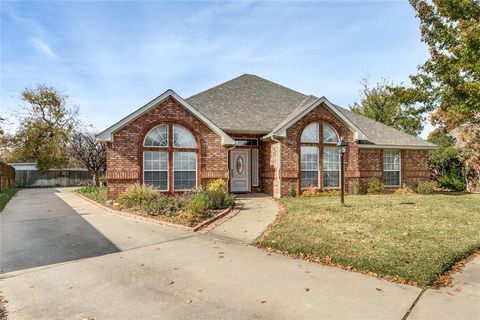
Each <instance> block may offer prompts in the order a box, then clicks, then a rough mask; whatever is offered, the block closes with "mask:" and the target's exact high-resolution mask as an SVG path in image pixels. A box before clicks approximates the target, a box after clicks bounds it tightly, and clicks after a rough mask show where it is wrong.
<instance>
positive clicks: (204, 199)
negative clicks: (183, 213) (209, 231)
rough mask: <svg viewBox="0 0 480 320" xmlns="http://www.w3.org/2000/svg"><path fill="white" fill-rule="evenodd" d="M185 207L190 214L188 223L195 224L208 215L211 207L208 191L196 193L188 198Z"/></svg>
mask: <svg viewBox="0 0 480 320" xmlns="http://www.w3.org/2000/svg"><path fill="white" fill-rule="evenodd" d="M185 207H186V209H187V211H188V212H189V214H190V216H189V219H188V223H189V224H190V225H194V224H195V223H197V222H199V221H201V220H203V219H205V218H207V217H208V211H209V209H210V208H211V201H210V197H209V196H208V194H206V193H197V194H194V195H192V196H191V197H190V199H188V201H187V204H186V206H185Z"/></svg>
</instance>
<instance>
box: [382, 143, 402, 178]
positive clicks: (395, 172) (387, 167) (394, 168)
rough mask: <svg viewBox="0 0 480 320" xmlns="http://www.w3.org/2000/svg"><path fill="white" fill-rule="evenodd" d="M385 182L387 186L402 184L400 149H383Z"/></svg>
mask: <svg viewBox="0 0 480 320" xmlns="http://www.w3.org/2000/svg"><path fill="white" fill-rule="evenodd" d="M383 183H384V184H385V186H392V187H394V186H395V187H398V186H400V151H399V150H384V151H383Z"/></svg>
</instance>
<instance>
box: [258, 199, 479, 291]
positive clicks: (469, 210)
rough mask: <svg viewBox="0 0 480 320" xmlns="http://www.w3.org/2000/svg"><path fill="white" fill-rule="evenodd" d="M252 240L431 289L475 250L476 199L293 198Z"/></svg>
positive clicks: (289, 252) (477, 206)
mask: <svg viewBox="0 0 480 320" xmlns="http://www.w3.org/2000/svg"><path fill="white" fill-rule="evenodd" d="M281 201H282V204H283V205H284V206H285V211H284V212H283V214H282V215H281V216H280V217H279V219H278V221H277V223H276V224H275V225H274V226H272V228H271V229H270V230H269V231H268V232H267V233H266V234H265V235H264V236H263V237H262V238H261V239H259V240H258V245H259V246H261V247H264V248H271V249H274V250H279V251H282V252H285V253H288V254H291V255H294V256H299V257H306V258H309V259H312V260H318V261H323V262H325V263H331V264H336V265H341V266H344V267H347V268H350V267H353V268H355V269H357V270H360V271H363V272H370V273H375V274H378V275H381V276H387V277H389V276H390V277H395V278H396V277H400V278H403V279H406V280H407V281H409V282H412V283H417V284H418V285H421V286H423V285H431V284H434V283H435V282H436V281H437V278H438V276H439V275H440V274H442V273H444V272H445V271H447V270H448V269H449V268H451V266H452V265H453V264H454V263H455V262H457V261H459V260H461V259H463V258H465V257H467V256H469V255H470V254H472V253H473V252H475V251H476V250H478V249H480V195H478V194H464V193H449V194H433V195H418V194H412V195H368V196H348V197H346V201H345V202H346V204H347V206H345V207H342V206H341V205H340V200H339V198H338V197H300V198H287V199H283V200H281Z"/></svg>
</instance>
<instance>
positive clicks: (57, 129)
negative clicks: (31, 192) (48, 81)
mask: <svg viewBox="0 0 480 320" xmlns="http://www.w3.org/2000/svg"><path fill="white" fill-rule="evenodd" d="M22 100H23V102H24V103H25V108H24V110H23V111H25V112H26V114H25V113H24V114H21V113H20V114H19V118H20V119H19V120H20V121H19V126H18V130H17V132H16V133H15V135H14V136H13V137H12V138H11V139H9V140H10V141H9V144H10V145H11V154H10V159H9V161H35V162H37V163H38V168H39V169H40V170H46V169H50V168H61V167H63V166H65V165H67V164H68V158H67V155H66V150H65V147H66V144H67V143H68V140H69V137H70V134H71V133H72V132H73V130H74V128H75V126H76V125H77V123H78V121H77V116H78V108H77V107H72V106H69V105H68V101H67V96H66V95H63V94H61V93H60V92H59V91H57V90H56V89H55V88H52V87H47V86H45V85H39V86H38V87H36V88H33V89H25V90H24V91H23V92H22Z"/></svg>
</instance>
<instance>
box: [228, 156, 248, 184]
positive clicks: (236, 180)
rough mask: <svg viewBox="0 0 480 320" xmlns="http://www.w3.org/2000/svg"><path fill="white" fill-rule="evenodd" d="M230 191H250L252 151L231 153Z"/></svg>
mask: <svg viewBox="0 0 480 320" xmlns="http://www.w3.org/2000/svg"><path fill="white" fill-rule="evenodd" d="M230 191H231V192H249V191H250V150H231V151H230Z"/></svg>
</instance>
